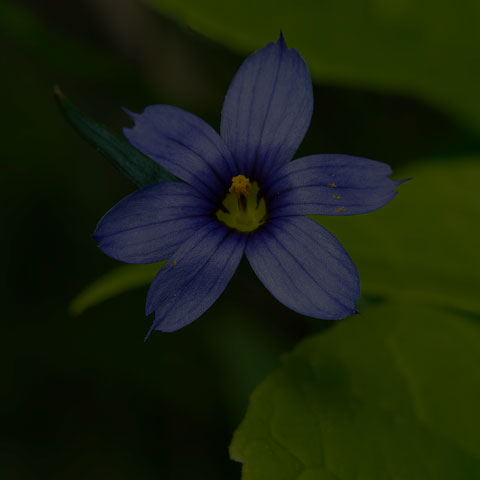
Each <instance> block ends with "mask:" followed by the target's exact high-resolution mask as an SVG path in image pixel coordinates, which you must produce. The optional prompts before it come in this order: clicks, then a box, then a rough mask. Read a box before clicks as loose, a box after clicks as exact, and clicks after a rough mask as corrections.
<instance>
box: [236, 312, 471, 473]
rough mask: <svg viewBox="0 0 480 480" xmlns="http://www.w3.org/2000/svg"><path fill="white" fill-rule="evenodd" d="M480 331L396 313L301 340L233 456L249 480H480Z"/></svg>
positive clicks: (255, 400) (258, 401)
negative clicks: (361, 479) (477, 479)
mask: <svg viewBox="0 0 480 480" xmlns="http://www.w3.org/2000/svg"><path fill="white" fill-rule="evenodd" d="M479 363H480V328H479V325H478V324H477V323H475V322H474V321H472V320H471V319H467V318H464V317H462V316H460V315H457V314H454V313H446V312H442V311H437V310H434V309H430V308H428V307H422V308H414V307H412V306H408V307H407V306H399V305H397V306H392V305H385V306H383V307H382V308H379V309H376V310H372V311H370V312H368V313H365V314H363V315H357V316H355V317H351V318H350V319H348V320H346V321H343V322H341V323H340V324H339V325H337V326H336V328H332V329H330V330H329V331H327V332H326V333H324V334H322V335H316V336H314V337H312V338H310V339H307V340H306V341H304V342H302V343H301V344H300V346H299V347H298V348H297V349H296V350H295V351H294V352H293V353H291V354H290V355H288V356H286V357H285V358H284V361H283V364H282V366H281V367H280V368H279V369H278V370H277V371H275V372H274V373H272V374H271V375H269V376H268V377H267V378H266V379H265V380H264V381H263V383H262V384H261V385H260V386H259V387H258V388H257V389H256V390H255V392H254V393H253V395H252V397H251V402H250V405H249V407H248V410H247V414H246V417H245V419H244V421H243V423H242V424H241V425H240V427H239V428H238V430H237V431H236V433H235V435H234V438H233V442H232V445H231V448H230V454H231V457H232V458H233V459H234V460H237V461H240V462H242V463H243V475H242V479H243V480H265V479H270V478H274V479H275V480H307V479H308V480H313V479H315V480H354V479H359V478H365V479H367V478H368V479H369V480H383V479H387V478H395V479H397V480H425V479H427V478H428V479H436V480H450V479H452V478H455V479H457V480H471V479H473V478H480V442H478V432H479V430H480V414H479V412H478V405H479V404H480V377H479V376H478V365H479Z"/></svg>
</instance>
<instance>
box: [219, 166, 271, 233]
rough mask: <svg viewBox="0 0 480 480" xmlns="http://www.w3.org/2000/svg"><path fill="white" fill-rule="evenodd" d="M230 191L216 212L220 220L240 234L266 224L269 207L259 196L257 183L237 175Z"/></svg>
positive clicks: (233, 179)
mask: <svg viewBox="0 0 480 480" xmlns="http://www.w3.org/2000/svg"><path fill="white" fill-rule="evenodd" d="M228 191H229V193H227V196H226V197H225V198H224V200H223V202H222V207H220V208H219V209H218V210H217V212H216V216H217V218H218V220H220V221H221V222H222V223H224V224H225V225H227V226H228V227H230V228H233V229H235V230H237V231H239V232H252V231H253V230H256V229H257V228H258V227H259V226H260V225H263V224H264V223H265V220H266V216H267V207H266V204H265V199H264V198H263V197H260V198H259V196H258V193H259V191H260V187H259V186H258V183H257V182H253V183H250V180H249V179H248V178H247V177H245V176H244V175H237V176H236V177H233V178H232V186H231V187H230V188H229V190H228Z"/></svg>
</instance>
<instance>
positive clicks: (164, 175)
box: [54, 86, 178, 187]
mask: <svg viewBox="0 0 480 480" xmlns="http://www.w3.org/2000/svg"><path fill="white" fill-rule="evenodd" d="M54 95H55V99H56V100H57V103H58V106H59V107H60V110H61V111H62V113H63V114H64V116H65V118H66V119H67V120H68V122H69V123H70V124H71V125H72V127H73V128H74V129H75V130H76V131H77V133H78V134H79V135H80V136H81V137H82V138H83V139H84V140H86V141H87V142H88V143H90V144H91V145H92V146H93V147H95V149H96V150H97V151H98V152H100V153H101V154H102V155H103V156H104V157H105V158H106V159H107V160H109V161H110V162H111V163H112V164H113V165H114V166H115V167H116V168H117V169H118V170H119V171H120V172H121V173H123V174H124V175H125V176H126V177H127V178H129V179H130V180H131V181H132V182H133V183H135V185H137V186H138V187H145V186H147V185H151V184H152V183H156V182H167V181H178V179H177V178H176V177H175V176H174V175H172V174H171V173H169V172H167V170H165V169H164V168H162V167H161V166H160V165H158V164H157V163H156V162H155V161H153V160H152V159H151V158H149V157H147V156H146V155H144V154H143V153H141V152H140V151H138V150H137V149H136V148H135V147H133V146H132V145H130V144H129V143H128V142H127V141H125V140H123V139H121V138H120V137H118V136H117V135H115V134H113V133H111V132H109V131H108V130H107V129H106V128H105V127H103V126H102V125H100V124H98V123H97V122H95V121H93V120H92V119H90V118H89V117H87V116H86V115H84V114H83V113H81V112H80V111H79V110H78V109H77V108H76V107H75V106H74V105H73V104H72V103H71V102H70V101H69V100H68V98H67V97H65V95H64V94H63V92H62V91H61V90H60V88H59V87H58V86H56V87H55V88H54Z"/></svg>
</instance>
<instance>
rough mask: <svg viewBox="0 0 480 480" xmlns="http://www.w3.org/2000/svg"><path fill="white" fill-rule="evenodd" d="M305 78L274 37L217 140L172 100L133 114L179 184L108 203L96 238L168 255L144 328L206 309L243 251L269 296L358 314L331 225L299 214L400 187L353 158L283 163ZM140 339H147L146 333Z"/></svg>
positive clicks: (345, 206) (382, 168)
mask: <svg viewBox="0 0 480 480" xmlns="http://www.w3.org/2000/svg"><path fill="white" fill-rule="evenodd" d="M312 109H313V94H312V82H311V79H310V74H309V72H308V68H307V66H306V64H305V62H304V60H303V58H302V57H301V56H300V54H299V53H298V52H297V50H295V49H292V48H288V47H287V46H286V44H285V42H284V40H283V37H282V36H280V38H279V40H278V41H277V42H273V43H269V44H268V45H266V46H265V47H264V48H262V49H261V50H259V51H257V52H255V53H254V54H252V55H251V56H250V57H248V58H247V59H246V60H245V61H244V63H243V64H242V66H241V67H240V69H239V71H238V72H237V74H236V75H235V77H234V78H233V81H232V83H231V85H230V87H229V89H228V92H227V95H226V98H225V102H224V104H223V110H222V118H221V126H220V135H218V133H217V132H216V131H215V130H214V129H213V128H212V127H210V126H209V125H208V124H206V123H205V122H204V121H203V120H201V119H200V118H198V117H196V116H195V115H192V114H191V113H188V112H185V111H184V110H181V109H180V108H176V107H172V106H169V105H152V106H150V107H147V108H146V109H145V111H144V112H143V113H141V114H135V113H131V112H128V113H129V114H130V115H131V116H132V118H133V120H134V122H135V126H134V127H132V128H126V129H124V133H125V136H126V137H127V139H128V140H129V141H130V142H131V143H132V144H133V145H134V146H135V147H137V148H138V149H139V150H141V151H142V152H144V153H145V154H146V155H148V156H150V157H151V158H152V159H153V160H155V161H156V162H158V163H159V164H160V165H161V166H162V167H164V168H165V169H167V170H168V171H169V172H171V173H173V174H174V175H175V176H177V177H178V178H179V179H181V180H183V182H162V183H156V184H154V185H151V186H148V187H146V188H142V189H140V190H138V191H136V192H135V193H133V194H131V195H129V196H128V197H126V198H124V199H123V200H122V201H120V202H119V203H118V204H117V205H115V206H114V207H113V208H112V209H111V210H110V211H109V212H108V213H107V214H106V215H105V216H104V217H103V218H102V220H101V221H100V223H99V224H98V227H97V229H96V232H95V234H94V238H95V239H96V240H97V241H98V243H99V246H100V248H101V249H102V250H103V252H105V253H106V254H107V255H109V256H111V257H113V258H116V259H117V260H121V261H123V262H128V263H153V262H157V261H160V260H164V259H169V260H168V262H167V263H166V265H165V266H164V267H163V268H162V269H161V270H160V272H159V273H158V275H157V276H156V278H155V279H154V280H153V283H152V285H151V287H150V290H149V292H148V297H147V301H146V314H147V315H149V314H151V313H153V312H155V321H154V323H153V325H152V327H151V329H150V331H149V332H148V335H149V334H150V332H151V331H152V330H162V331H165V332H172V331H175V330H178V329H179V328H182V327H184V326H185V325H188V324H189V323H191V322H193V321H194V320H196V319H197V318H198V317H199V316H200V315H202V314H203V313H204V312H205V311H206V310H207V309H208V308H209V307H210V306H211V305H212V304H213V303H214V302H215V300H216V299H217V298H218V297H219V296H220V294H221V293H222V291H223V290H224V289H225V287H226V286H227V284H228V282H229V281H230V279H231V278H232V276H233V274H234V272H235V270H236V268H237V266H238V264H239V262H240V259H241V258H242V256H243V253H245V254H246V256H247V259H248V261H249V262H250V265H251V266H252V268H253V270H254V271H255V273H256V274H257V276H258V277H259V278H260V280H261V281H262V282H263V284H264V285H265V286H266V287H267V289H268V290H270V292H271V293H272V295H273V296H274V297H275V298H277V299H278V300H279V301H280V302H282V303H283V304H285V305H286V306H287V307H289V308H291V309H292V310H294V311H296V312H299V313H302V314H304V315H308V316H311V317H316V318H323V319H340V318H343V317H346V316H348V315H350V314H353V313H356V310H355V302H356V300H358V297H359V296H360V280H359V277H358V273H357V270H356V268H355V265H354V264H353V262H352V260H351V259H350V257H349V256H348V254H347V253H346V251H345V250H344V249H343V247H342V245H341V244H340V243H339V242H338V240H336V238H335V237H333V236H332V235H331V234H330V233H329V232H328V231H327V230H325V229H324V228H323V227H322V226H320V225H319V224H318V223H317V222H315V221H313V220H311V219H309V218H307V217H305V215H312V214H314V215H355V214H359V213H365V212H370V211H372V210H376V209H377V208H379V207H381V206H383V205H385V204H386V203H387V202H389V201H390V200H391V199H392V198H393V197H394V196H395V195H396V193H397V192H395V191H394V188H395V187H396V186H397V185H398V184H399V183H401V182H396V181H393V180H391V179H389V178H388V176H389V174H390V173H391V169H390V167H389V166H388V165H386V164H384V163H380V162H376V161H373V160H368V159H365V158H359V157H352V156H348V155H311V156H308V157H304V158H300V159H298V160H295V161H290V160H291V159H292V156H293V155H294V153H295V151H296V150H297V148H298V146H299V145H300V143H301V141H302V139H303V137H304V135H305V133H306V131H307V129H308V126H309V124H310V118H311V115H312ZM148 335H147V337H148Z"/></svg>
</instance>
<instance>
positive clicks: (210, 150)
mask: <svg viewBox="0 0 480 480" xmlns="http://www.w3.org/2000/svg"><path fill="white" fill-rule="evenodd" d="M127 113H129V115H131V117H132V118H133V120H134V121H135V126H134V127H132V128H124V130H123V132H124V134H125V136H126V137H127V139H128V140H129V142H130V143H131V144H132V145H134V146H135V147H136V148H138V149H139V150H141V151H142V152H143V153H145V154H146V155H148V156H149V157H151V158H153V159H154V160H155V161H156V162H158V163H159V164H160V165H161V166H162V167H164V168H165V169H166V170H168V171H169V172H171V173H173V174H174V175H175V176H177V177H178V178H180V179H182V180H184V181H185V182H187V183H189V184H190V185H192V186H193V187H195V188H196V189H198V190H199V191H200V192H202V193H203V194H205V195H206V196H207V197H209V198H215V199H217V200H219V199H223V196H224V195H225V192H226V191H227V190H228V188H229V187H230V185H231V183H232V177H233V176H234V174H236V173H235V172H236V171H237V168H236V167H235V165H234V161H233V158H232V156H231V153H230V151H229V150H228V147H227V146H226V145H225V142H224V141H223V140H222V139H221V138H220V136H219V135H218V133H217V132H216V131H215V130H214V129H213V128H212V127H211V126H210V125H208V124H207V123H205V122H204V121H203V120H202V119H200V118H198V117H196V116H195V115H193V114H191V113H188V112H186V111H184V110H182V109H180V108H177V107H172V106H170V105H152V106H150V107H147V108H146V109H145V111H144V112H143V113H142V114H135V113H131V112H127Z"/></svg>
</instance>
